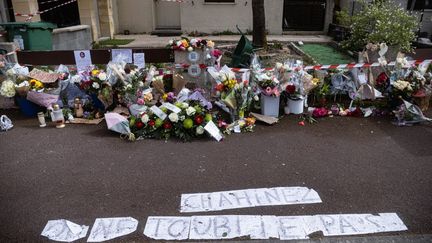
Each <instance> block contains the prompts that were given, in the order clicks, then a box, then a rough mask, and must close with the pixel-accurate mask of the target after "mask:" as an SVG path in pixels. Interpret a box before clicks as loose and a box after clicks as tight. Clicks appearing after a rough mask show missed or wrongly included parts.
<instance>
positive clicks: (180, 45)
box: [168, 37, 215, 51]
mask: <svg viewBox="0 0 432 243" xmlns="http://www.w3.org/2000/svg"><path fill="white" fill-rule="evenodd" d="M214 46H215V44H214V42H213V41H211V40H203V39H200V38H193V39H190V40H189V39H188V38H186V37H182V38H181V39H180V40H170V41H169V42H168V47H169V48H171V49H174V50H179V51H193V50H194V49H203V48H205V47H208V48H211V49H213V48H214Z"/></svg>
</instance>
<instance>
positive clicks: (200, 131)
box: [196, 126, 204, 135]
mask: <svg viewBox="0 0 432 243" xmlns="http://www.w3.org/2000/svg"><path fill="white" fill-rule="evenodd" d="M203 133H204V127H202V126H198V127H197V128H196V134H198V135H201V134H203Z"/></svg>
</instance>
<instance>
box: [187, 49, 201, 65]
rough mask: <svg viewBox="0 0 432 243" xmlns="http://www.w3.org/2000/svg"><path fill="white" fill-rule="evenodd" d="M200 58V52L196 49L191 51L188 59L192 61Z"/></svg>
mask: <svg viewBox="0 0 432 243" xmlns="http://www.w3.org/2000/svg"><path fill="white" fill-rule="evenodd" d="M199 59H200V56H199V54H198V52H196V51H191V52H189V55H188V60H189V61H190V62H191V63H195V62H198V60H199Z"/></svg>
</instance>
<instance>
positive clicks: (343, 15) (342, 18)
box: [335, 9, 352, 27]
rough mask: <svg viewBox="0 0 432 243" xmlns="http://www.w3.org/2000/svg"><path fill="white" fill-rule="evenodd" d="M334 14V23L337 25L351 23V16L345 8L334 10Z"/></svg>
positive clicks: (348, 24)
mask: <svg viewBox="0 0 432 243" xmlns="http://www.w3.org/2000/svg"><path fill="white" fill-rule="evenodd" d="M335 15H336V23H337V24H338V25H342V26H347V27H348V26H350V25H351V22H352V17H351V15H350V14H349V13H348V11H346V10H345V9H344V10H341V11H336V13H335Z"/></svg>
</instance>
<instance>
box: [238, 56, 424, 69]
mask: <svg viewBox="0 0 432 243" xmlns="http://www.w3.org/2000/svg"><path fill="white" fill-rule="evenodd" d="M408 63H409V64H410V65H420V64H430V63H432V59H425V60H412V61H408ZM395 64H396V62H390V63H388V64H387V65H388V66H394V65H395ZM380 66H381V64H380V63H378V62H375V63H353V64H334V65H316V66H306V67H304V68H303V70H327V69H353V68H368V67H380ZM231 70H232V71H233V72H246V71H247V70H249V69H247V68H231ZM264 70H266V71H271V70H273V68H264Z"/></svg>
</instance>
